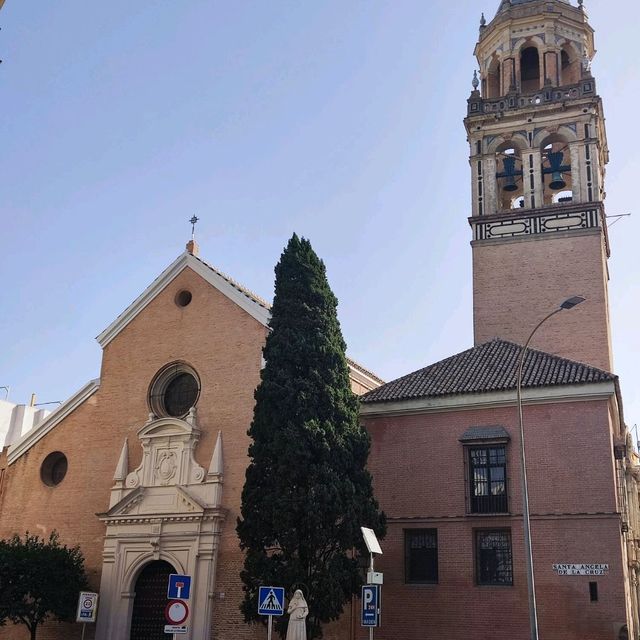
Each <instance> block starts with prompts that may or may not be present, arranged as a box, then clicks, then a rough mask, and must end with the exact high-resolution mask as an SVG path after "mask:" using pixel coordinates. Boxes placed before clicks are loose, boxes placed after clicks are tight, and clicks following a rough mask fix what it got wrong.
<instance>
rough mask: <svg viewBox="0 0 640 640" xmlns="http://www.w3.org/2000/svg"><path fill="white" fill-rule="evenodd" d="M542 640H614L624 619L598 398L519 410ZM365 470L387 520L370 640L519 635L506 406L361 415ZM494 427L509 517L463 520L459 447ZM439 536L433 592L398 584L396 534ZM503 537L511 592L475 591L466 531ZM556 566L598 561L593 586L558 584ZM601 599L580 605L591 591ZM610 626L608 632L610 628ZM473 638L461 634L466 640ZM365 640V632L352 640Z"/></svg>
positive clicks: (517, 515)
mask: <svg viewBox="0 0 640 640" xmlns="http://www.w3.org/2000/svg"><path fill="white" fill-rule="evenodd" d="M524 417H525V428H526V434H527V468H528V470H529V490H530V505H531V513H532V540H533V552H534V562H535V567H536V580H537V594H538V610H539V619H540V620H539V622H540V629H541V633H540V637H542V638H545V640H605V639H607V640H613V639H614V638H615V637H616V635H614V628H619V626H620V625H622V624H624V623H625V622H626V614H625V588H624V578H623V575H624V567H623V552H622V547H621V536H620V518H619V516H618V515H617V514H616V493H615V487H614V461H613V459H612V457H613V455H612V442H611V432H610V425H609V417H608V403H607V401H605V400H602V401H591V402H566V403H555V404H543V405H537V406H526V407H525V413H524ZM364 422H365V424H366V427H367V429H368V430H369V431H370V433H371V435H372V439H373V447H372V453H371V457H370V467H371V471H372V473H373V476H374V482H375V491H376V495H377V497H378V499H379V500H380V503H381V506H382V508H383V509H384V510H385V512H386V514H387V516H388V518H389V531H388V535H387V537H386V539H385V540H384V541H383V543H382V547H383V551H384V555H383V556H381V557H380V558H379V559H378V560H377V562H376V569H377V570H380V571H383V572H384V586H383V625H382V627H381V629H379V630H378V631H376V638H377V639H378V640H396V639H398V638H402V640H414V639H415V640H422V639H423V638H425V637H429V638H438V639H440V638H447V639H448V640H463V639H468V638H470V637H472V638H473V639H474V640H513V639H514V638H517V639H524V638H528V637H529V630H528V629H529V627H528V608H527V587H526V574H525V570H524V567H525V564H524V561H523V533H522V515H521V514H522V501H521V493H520V465H519V437H518V429H517V418H516V412H515V407H501V408H487V409H476V410H469V411H450V412H446V413H445V412H443V413H439V414H435V413H434V414H422V415H414V416H397V417H393V418H391V417H388V418H387V417H377V418H373V417H371V418H369V417H367V418H365V419H364ZM483 425H484V426H489V425H502V426H503V427H504V428H505V429H506V430H507V431H508V432H509V433H510V436H511V439H510V441H509V443H508V444H507V481H508V493H509V505H510V507H509V514H507V515H504V516H479V515H467V514H466V501H465V496H466V493H467V491H468V489H467V481H466V480H465V469H464V466H465V462H464V448H463V446H462V444H461V443H460V442H459V441H458V438H459V437H460V436H461V435H462V434H463V433H464V432H465V431H466V430H467V429H469V428H470V427H473V426H483ZM409 528H435V529H437V532H438V573H439V581H438V584H436V585H415V584H405V577H404V529H409ZM495 528H498V529H500V528H509V529H510V530H511V538H512V553H513V569H514V584H513V586H477V585H476V581H475V561H474V530H475V529H495ZM554 563H608V564H609V565H610V571H609V574H608V575H606V576H602V577H586V576H585V577H560V576H557V575H556V574H555V573H554V572H553V571H552V564H554ZM590 581H597V582H598V591H599V600H598V601H597V602H590V599H589V582H590ZM616 625H617V627H616ZM470 632H471V635H469V634H470ZM357 637H358V638H365V637H367V636H366V632H358V635H357Z"/></svg>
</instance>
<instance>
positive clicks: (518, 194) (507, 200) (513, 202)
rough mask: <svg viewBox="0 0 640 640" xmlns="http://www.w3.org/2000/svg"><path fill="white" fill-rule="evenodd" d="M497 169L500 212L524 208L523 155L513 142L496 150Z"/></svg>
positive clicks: (506, 143) (504, 144)
mask: <svg viewBox="0 0 640 640" xmlns="http://www.w3.org/2000/svg"><path fill="white" fill-rule="evenodd" d="M496 167H497V173H496V180H497V194H498V197H497V202H498V210H499V211H510V210H511V209H519V208H521V207H524V189H523V182H522V177H523V173H522V154H521V152H520V149H519V148H518V147H517V146H516V145H515V144H514V143H513V142H512V141H508V142H505V143H503V144H501V145H500V146H499V147H498V149H497V150H496Z"/></svg>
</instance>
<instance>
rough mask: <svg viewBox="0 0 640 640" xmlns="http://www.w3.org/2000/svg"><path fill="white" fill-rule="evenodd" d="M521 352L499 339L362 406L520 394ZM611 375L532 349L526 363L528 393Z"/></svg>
mask: <svg viewBox="0 0 640 640" xmlns="http://www.w3.org/2000/svg"><path fill="white" fill-rule="evenodd" d="M520 349H521V346H520V345H519V344H515V343H514V342H507V341H506V340H500V339H495V340H491V341H490V342H485V343H484V344H481V345H478V346H476V347H473V348H472V349H468V350H467V351H463V352H462V353H459V354H457V355H455V356H451V357H450V358H446V359H445V360H441V361H440V362H436V363H435V364H432V365H430V366H428V367H425V368H424V369H420V370H418V371H415V372H414V373H410V374H409V375H406V376H403V377H402V378H398V379H397V380H393V381H392V382H388V383H387V384H384V385H382V386H381V387H378V388H377V389H374V390H373V391H370V392H369V393H367V394H365V395H364V396H362V398H361V400H362V402H365V403H366V402H392V401H394V400H410V399H415V398H428V397H435V396H447V395H456V394H462V393H487V392H490V391H507V390H510V389H515V388H516V378H517V371H516V367H517V364H518V356H519V354H520ZM615 379H616V376H614V375H613V374H612V373H608V372H606V371H602V370H601V369H596V368H595V367H591V366H589V365H586V364H582V363H580V362H574V361H572V360H567V359H566V358H561V357H559V356H555V355H552V354H550V353H545V352H543V351H536V350H535V349H530V350H529V352H528V353H527V357H526V358H525V363H524V370H523V376H522V386H523V388H528V387H548V386H554V385H567V384H585V383H589V382H607V381H613V380H615Z"/></svg>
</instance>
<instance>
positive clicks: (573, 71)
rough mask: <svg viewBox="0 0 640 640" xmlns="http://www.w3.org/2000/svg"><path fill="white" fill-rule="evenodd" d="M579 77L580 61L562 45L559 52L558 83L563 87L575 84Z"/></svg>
mask: <svg viewBox="0 0 640 640" xmlns="http://www.w3.org/2000/svg"><path fill="white" fill-rule="evenodd" d="M580 77H581V61H580V58H579V56H578V54H577V53H576V51H575V50H574V49H573V47H571V46H569V45H566V44H565V45H564V46H563V47H562V50H561V51H560V82H561V84H563V85H567V84H577V83H578V82H580Z"/></svg>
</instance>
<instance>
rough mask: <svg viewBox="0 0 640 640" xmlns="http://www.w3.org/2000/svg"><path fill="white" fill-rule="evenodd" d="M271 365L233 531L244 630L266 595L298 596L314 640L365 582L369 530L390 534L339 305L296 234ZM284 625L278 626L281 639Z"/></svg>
mask: <svg viewBox="0 0 640 640" xmlns="http://www.w3.org/2000/svg"><path fill="white" fill-rule="evenodd" d="M275 273H276V281H275V297H274V301H273V309H272V316H271V322H270V327H271V332H270V334H269V335H268V337H267V340H266V344H265V348H264V357H265V360H266V364H265V367H264V368H263V370H262V373H261V382H260V384H259V386H258V388H257V390H256V393H255V399H256V405H255V409H254V416H253V422H252V423H251V427H250V429H249V435H250V436H251V438H252V440H253V442H252V444H251V445H250V447H249V457H250V464H249V466H248V468H247V471H246V481H245V485H244V489H243V492H242V510H241V514H242V517H241V518H239V519H238V525H237V531H238V535H239V537H240V544H241V547H242V549H243V550H244V551H245V552H246V556H245V564H244V571H243V572H242V573H241V578H242V582H243V584H244V591H245V598H244V601H243V603H242V605H241V609H242V612H243V614H244V618H245V620H246V621H247V622H250V621H255V620H257V619H258V618H259V616H258V615H257V604H258V603H257V595H258V587H259V586H261V585H275V586H283V587H285V589H286V591H287V592H288V593H289V595H291V594H292V593H293V590H294V589H295V588H301V589H302V590H303V591H304V595H305V597H306V599H307V602H308V603H309V617H308V619H307V631H308V638H309V640H312V639H313V638H321V637H322V624H323V623H326V622H329V621H331V620H336V619H337V618H338V617H339V616H340V614H341V612H342V609H343V606H344V605H345V604H346V603H347V602H348V601H349V599H350V598H351V596H352V594H354V593H356V592H357V591H358V589H359V587H360V585H361V582H362V579H361V571H360V570H359V568H358V559H357V555H358V554H357V553H354V550H355V551H357V552H360V553H366V550H365V549H364V545H363V542H362V536H361V532H360V527H361V526H367V527H371V528H373V529H374V530H375V531H376V532H377V533H378V534H379V535H384V532H385V522H384V515H383V514H382V513H380V512H379V510H378V504H377V502H376V501H375V499H374V497H373V491H372V486H371V476H370V474H369V472H368V471H367V469H366V463H367V457H368V455H369V444H370V442H369V436H368V434H367V432H366V431H365V430H364V429H363V428H362V427H361V426H360V424H359V421H358V400H357V397H356V396H355V395H354V394H353V393H352V391H351V386H350V382H349V370H348V365H347V360H346V357H345V343H344V340H343V338H342V333H341V331H340V324H339V322H338V318H337V313H336V309H337V304H338V303H337V299H336V297H335V296H334V295H333V293H332V291H331V289H330V287H329V283H328V282H327V277H326V271H325V267H324V264H323V263H322V261H321V260H320V259H319V258H318V256H317V255H316V254H315V252H314V251H313V249H312V247H311V244H310V242H309V241H308V240H305V239H304V238H303V239H299V238H298V236H297V235H295V234H294V235H293V237H292V238H291V240H289V243H288V244H287V247H286V248H285V250H284V252H283V254H282V256H281V258H280V262H279V263H278V265H277V266H276V268H275ZM285 628H286V616H285V619H280V620H278V622H277V629H278V631H279V632H280V634H281V635H283V634H284V629H285Z"/></svg>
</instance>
